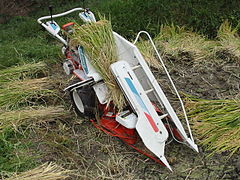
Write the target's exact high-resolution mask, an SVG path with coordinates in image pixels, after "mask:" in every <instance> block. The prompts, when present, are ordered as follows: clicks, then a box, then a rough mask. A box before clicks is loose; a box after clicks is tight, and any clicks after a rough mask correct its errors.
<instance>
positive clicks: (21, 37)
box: [0, 17, 60, 69]
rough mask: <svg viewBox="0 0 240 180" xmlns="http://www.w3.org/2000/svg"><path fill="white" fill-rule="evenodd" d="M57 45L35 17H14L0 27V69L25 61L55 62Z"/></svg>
mask: <svg viewBox="0 0 240 180" xmlns="http://www.w3.org/2000/svg"><path fill="white" fill-rule="evenodd" d="M59 55H60V51H59V47H58V46H57V45H56V44H55V42H54V41H53V40H52V39H51V38H50V37H49V36H48V35H47V33H46V32H43V31H41V27H40V25H38V24H37V22H36V19H34V18H31V17H14V18H12V19H11V20H10V22H9V23H8V24H6V25H4V26H3V27H2V28H1V29H0V69H4V68H6V67H10V66H13V65H17V64H21V63H22V64H23V63H26V62H38V61H47V62H56V60H57V59H58V57H59Z"/></svg>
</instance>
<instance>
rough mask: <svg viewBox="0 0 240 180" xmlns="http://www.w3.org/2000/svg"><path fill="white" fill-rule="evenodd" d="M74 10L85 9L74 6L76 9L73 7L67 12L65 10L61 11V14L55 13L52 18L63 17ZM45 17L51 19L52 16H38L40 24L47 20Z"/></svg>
mask: <svg viewBox="0 0 240 180" xmlns="http://www.w3.org/2000/svg"><path fill="white" fill-rule="evenodd" d="M74 11H84V9H83V8H74V9H71V10H69V11H66V12H63V13H60V14H55V15H53V16H52V18H57V17H62V16H65V15H67V14H70V13H72V12H74ZM45 19H51V16H43V17H40V18H38V20H37V22H38V23H39V24H42V23H43V22H42V20H45Z"/></svg>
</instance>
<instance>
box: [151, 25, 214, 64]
mask: <svg viewBox="0 0 240 180" xmlns="http://www.w3.org/2000/svg"><path fill="white" fill-rule="evenodd" d="M155 42H156V44H157V46H158V47H159V48H160V50H161V51H162V53H164V54H168V55H171V56H173V57H176V58H178V56H179V54H181V53H182V52H183V53H186V52H187V53H189V54H190V55H191V56H192V58H193V60H196V61H199V60H202V59H205V58H206V57H208V56H210V55H211V50H212V49H213V47H214V45H215V43H214V42H213V41H210V40H207V39H206V38H205V37H203V36H201V35H199V34H197V33H195V32H193V31H191V30H186V28H185V27H179V26H176V25H173V24H171V25H162V26H161V29H160V34H159V35H157V36H156V38H155Z"/></svg>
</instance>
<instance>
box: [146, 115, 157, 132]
mask: <svg viewBox="0 0 240 180" xmlns="http://www.w3.org/2000/svg"><path fill="white" fill-rule="evenodd" d="M144 114H145V116H146V117H147V119H148V121H149V123H150V124H151V126H152V128H153V130H154V131H155V132H158V131H159V130H158V127H157V126H156V124H155V122H154V121H153V119H152V117H151V116H150V115H149V114H147V113H145V112H144Z"/></svg>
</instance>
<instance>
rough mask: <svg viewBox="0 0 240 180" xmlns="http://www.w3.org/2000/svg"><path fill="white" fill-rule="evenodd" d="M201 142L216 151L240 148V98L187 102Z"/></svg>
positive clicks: (232, 152) (231, 151) (235, 150)
mask: <svg viewBox="0 0 240 180" xmlns="http://www.w3.org/2000/svg"><path fill="white" fill-rule="evenodd" d="M187 109H188V111H189V116H190V117H191V119H192V121H193V122H192V123H193V128H194V131H195V132H196V133H197V134H198V135H199V138H200V140H201V141H200V142H201V143H202V144H203V145H204V146H206V147H207V149H208V150H212V151H213V152H212V153H211V154H210V155H212V154H214V153H221V152H224V151H228V152H229V153H230V156H231V155H233V154H234V153H236V152H237V151H238V150H239V149H240V100H239V99H236V100H234V99H232V100H199V99H194V100H193V101H189V102H188V104H187Z"/></svg>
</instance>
